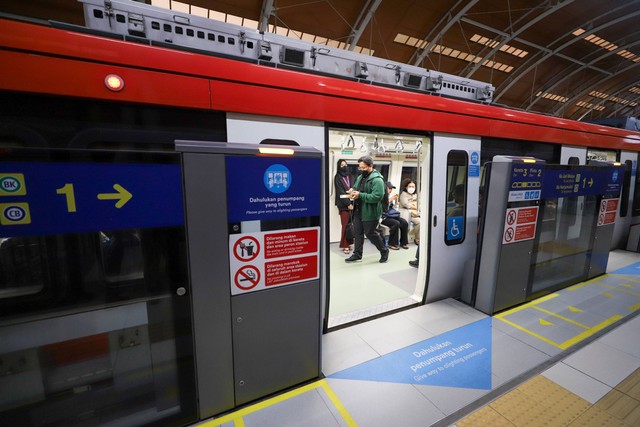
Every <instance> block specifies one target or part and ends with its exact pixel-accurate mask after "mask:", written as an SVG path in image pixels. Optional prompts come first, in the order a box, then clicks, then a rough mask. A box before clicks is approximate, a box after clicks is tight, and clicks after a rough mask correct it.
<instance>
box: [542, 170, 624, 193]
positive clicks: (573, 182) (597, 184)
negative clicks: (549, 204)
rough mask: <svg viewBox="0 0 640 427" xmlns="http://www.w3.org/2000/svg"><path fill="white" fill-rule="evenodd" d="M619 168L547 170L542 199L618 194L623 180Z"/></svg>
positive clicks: (621, 171)
mask: <svg viewBox="0 0 640 427" xmlns="http://www.w3.org/2000/svg"><path fill="white" fill-rule="evenodd" d="M623 176H624V175H623V169H622V167H621V166H608V167H588V166H587V167H578V168H574V169H547V171H546V172H545V177H544V184H543V189H542V197H544V198H546V199H551V198H557V197H577V196H594V195H611V196H614V197H617V196H618V195H619V194H620V189H621V188H622V180H623Z"/></svg>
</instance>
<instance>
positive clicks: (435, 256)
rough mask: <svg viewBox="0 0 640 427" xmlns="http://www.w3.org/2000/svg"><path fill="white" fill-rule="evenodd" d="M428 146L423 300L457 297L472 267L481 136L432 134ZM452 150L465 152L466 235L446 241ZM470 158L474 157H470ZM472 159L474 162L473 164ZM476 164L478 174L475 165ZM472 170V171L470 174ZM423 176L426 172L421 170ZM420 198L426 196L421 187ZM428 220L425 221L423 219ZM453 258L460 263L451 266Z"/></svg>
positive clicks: (476, 219) (422, 257) (421, 253)
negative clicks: (448, 177) (424, 289)
mask: <svg viewBox="0 0 640 427" xmlns="http://www.w3.org/2000/svg"><path fill="white" fill-rule="evenodd" d="M431 143H432V147H431V152H432V155H431V168H430V169H431V186H430V189H431V199H430V205H431V211H430V216H429V218H428V224H429V229H430V236H429V237H430V238H429V240H424V241H428V242H429V245H428V251H427V250H425V248H424V247H423V246H424V245H420V257H421V259H428V263H424V262H421V266H420V268H424V267H423V266H424V265H425V264H428V265H427V266H426V267H427V268H428V279H427V280H428V283H427V289H426V293H425V294H424V295H425V296H424V302H425V303H429V302H434V301H438V300H441V299H444V298H448V297H458V296H459V295H460V293H461V290H462V281H463V277H464V271H465V270H466V269H468V268H470V269H471V271H472V270H473V263H474V261H475V252H476V241H477V238H476V229H477V226H478V209H477V206H478V200H479V190H480V174H479V168H480V165H479V158H480V148H481V138H480V137H479V136H470V135H457V134H445V133H434V135H433V139H432V142H431ZM452 151H466V152H467V154H468V159H469V167H471V166H473V169H468V171H467V185H466V190H467V191H466V197H465V200H466V201H465V203H466V206H467V209H466V215H465V218H466V219H465V230H466V231H465V236H464V239H463V240H462V241H456V242H455V243H454V244H447V243H446V242H445V238H446V233H445V227H446V224H447V212H446V206H447V156H448V154H449V153H450V152H452ZM472 159H473V160H472ZM474 162H475V163H474ZM476 165H477V168H478V169H477V172H478V173H477V174H476V169H475V167H476ZM470 172H471V173H470ZM423 175H425V174H424V173H423ZM423 197H425V194H424V190H423ZM425 219H426V218H425ZM425 222H426V223H427V221H425ZM451 260H456V262H458V263H459V265H452V262H451Z"/></svg>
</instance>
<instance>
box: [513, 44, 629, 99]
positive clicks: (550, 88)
mask: <svg viewBox="0 0 640 427" xmlns="http://www.w3.org/2000/svg"><path fill="white" fill-rule="evenodd" d="M637 34H638V33H636V34H634V36H635V35H637ZM638 44H640V40H637V41H635V42H633V43H629V44H626V45H624V46H619V47H618V48H617V49H616V50H611V51H609V50H608V51H606V53H604V54H603V55H600V56H598V57H597V58H595V59H592V60H591V61H590V62H589V64H593V63H596V62H599V61H602V60H603V59H605V58H607V57H609V56H612V55H616V54H618V52H621V51H623V50H629V49H631V48H632V47H633V46H636V45H638ZM589 64H586V65H584V66H582V67H579V68H576V69H575V70H573V71H571V72H570V73H568V74H567V73H562V78H560V79H558V80H556V82H555V83H553V84H552V85H551V86H547V87H545V88H544V89H539V90H540V91H543V92H552V91H553V90H554V89H555V88H556V87H558V85H560V84H562V83H564V82H565V81H567V80H569V79H570V78H571V77H573V76H574V75H576V74H578V73H580V72H582V71H584V70H585V69H587V68H589ZM616 74H618V73H613V75H616ZM540 87H541V88H542V86H540ZM539 100H540V97H537V98H536V99H534V100H532V101H531V102H530V103H529V105H528V106H527V107H526V108H525V110H526V111H529V110H530V109H531V107H533V106H534V105H535V104H536V103H537V102H538V101H539Z"/></svg>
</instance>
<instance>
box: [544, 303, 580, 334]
mask: <svg viewBox="0 0 640 427" xmlns="http://www.w3.org/2000/svg"><path fill="white" fill-rule="evenodd" d="M533 309H534V310H538V311H541V312H543V313H546V314H548V315H550V316H553V317H557V318H558V319H560V320H564V321H565V322H567V323H571V324H572V325H576V326H579V327H581V328H583V329H589V326H587V325H583V324H582V323H578V322H576V321H575V320H571V319H569V318H567V317H564V316H561V315H559V314H558V313H554V312H552V311H549V310H546V309H544V308H540V307H533Z"/></svg>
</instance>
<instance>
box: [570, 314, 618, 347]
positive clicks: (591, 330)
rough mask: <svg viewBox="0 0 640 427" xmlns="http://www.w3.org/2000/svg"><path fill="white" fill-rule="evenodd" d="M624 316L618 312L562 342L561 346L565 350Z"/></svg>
mask: <svg viewBox="0 0 640 427" xmlns="http://www.w3.org/2000/svg"><path fill="white" fill-rule="evenodd" d="M622 318H623V316H620V315H618V314H616V315H615V316H613V317H610V318H609V319H607V320H605V321H604V322H602V323H599V324H597V325H596V326H594V327H593V328H589V329H587V330H586V331H584V332H582V333H580V334H578V335H576V336H575V337H573V338H571V339H568V340H567V341H565V342H563V343H562V344H560V348H561V349H563V350H566V349H568V348H569V347H571V346H572V345H574V344H576V343H578V342H580V341H582V340H583V339H585V338H587V337H590V336H591V335H593V334H595V333H596V332H598V331H601V330H602V329H604V328H606V327H607V326H609V325H612V324H614V323H616V322H617V321H618V320H620V319H622Z"/></svg>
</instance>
